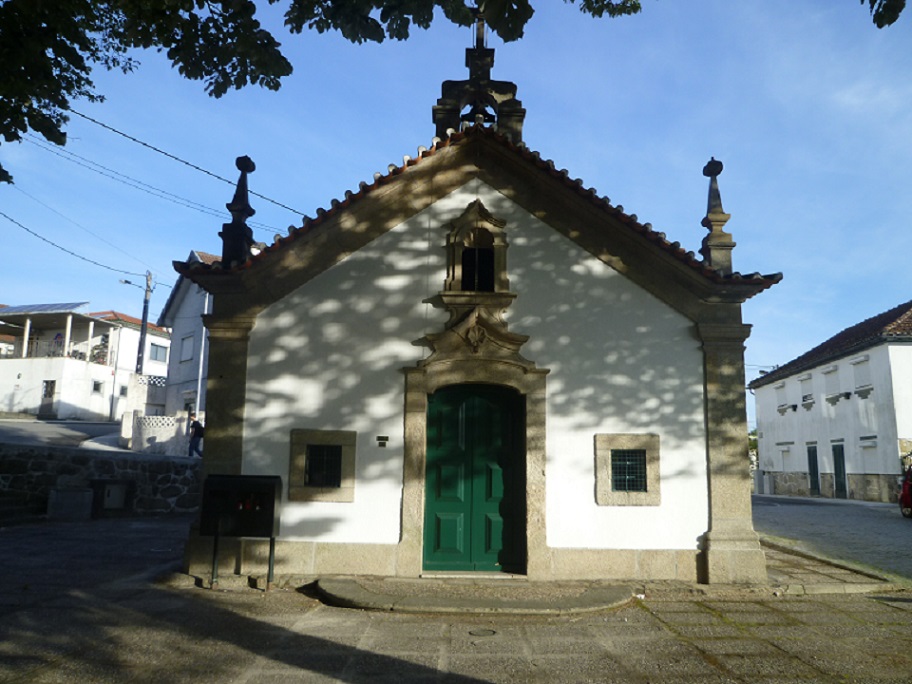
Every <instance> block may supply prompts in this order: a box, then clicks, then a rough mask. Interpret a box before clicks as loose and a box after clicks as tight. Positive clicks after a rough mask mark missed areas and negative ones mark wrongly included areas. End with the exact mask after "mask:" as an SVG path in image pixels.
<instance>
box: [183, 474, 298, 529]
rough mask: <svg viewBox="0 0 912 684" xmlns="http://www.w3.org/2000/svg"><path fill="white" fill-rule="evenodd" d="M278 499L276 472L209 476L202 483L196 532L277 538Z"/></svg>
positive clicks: (277, 477) (280, 481)
mask: <svg viewBox="0 0 912 684" xmlns="http://www.w3.org/2000/svg"><path fill="white" fill-rule="evenodd" d="M281 500H282V478H281V477H279V476H278V475H209V476H208V477H207V478H206V480H205V482H203V505H202V511H201V513H200V534H201V535H205V536H221V537H262V538H273V537H277V536H278V535H279V508H280V505H279V504H280V503H281Z"/></svg>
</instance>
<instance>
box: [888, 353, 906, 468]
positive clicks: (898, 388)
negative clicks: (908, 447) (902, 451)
mask: <svg viewBox="0 0 912 684" xmlns="http://www.w3.org/2000/svg"><path fill="white" fill-rule="evenodd" d="M889 356H890V374H891V377H892V381H893V405H894V407H895V415H896V433H897V436H898V437H899V439H906V440H912V345H898V344H897V345H891V346H890V349H889ZM907 453H908V452H907Z"/></svg>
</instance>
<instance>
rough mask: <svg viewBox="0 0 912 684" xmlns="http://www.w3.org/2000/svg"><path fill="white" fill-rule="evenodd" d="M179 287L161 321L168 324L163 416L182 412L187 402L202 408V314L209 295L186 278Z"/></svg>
mask: <svg viewBox="0 0 912 684" xmlns="http://www.w3.org/2000/svg"><path fill="white" fill-rule="evenodd" d="M179 287H180V290H179V292H178V293H177V296H176V298H175V301H174V302H173V303H172V305H171V306H172V307H173V310H171V311H169V312H168V318H167V321H162V322H165V323H167V324H169V325H170V326H171V349H170V352H169V354H168V384H167V390H166V398H165V414H166V415H176V414H178V413H181V412H183V411H184V410H185V406H186V405H187V404H190V406H191V408H194V409H196V410H197V411H199V412H203V411H205V410H206V371H207V368H208V363H209V345H208V340H207V339H206V334H207V333H206V329H205V327H204V326H203V319H202V316H203V314H204V313H208V308H209V306H210V301H209V295H208V294H207V293H206V292H205V291H204V290H203V289H202V288H200V287H199V286H197V285H196V284H194V283H191V282H190V281H187V280H183V279H181V281H180V285H179ZM185 340H187V341H186V342H185ZM185 345H186V348H185ZM201 360H202V362H201Z"/></svg>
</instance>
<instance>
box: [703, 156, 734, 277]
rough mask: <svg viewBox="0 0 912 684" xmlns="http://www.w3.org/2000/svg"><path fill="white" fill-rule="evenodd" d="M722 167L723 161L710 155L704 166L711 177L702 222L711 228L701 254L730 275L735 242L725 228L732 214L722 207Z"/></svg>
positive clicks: (720, 271)
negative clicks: (720, 188) (720, 190)
mask: <svg viewBox="0 0 912 684" xmlns="http://www.w3.org/2000/svg"><path fill="white" fill-rule="evenodd" d="M722 168H723V167H722V162H720V161H719V160H718V159H716V158H715V157H710V159H709V161H708V162H707V163H706V166H704V167H703V175H704V176H706V177H707V178H709V196H708V197H707V200H706V216H705V217H703V221H702V222H701V224H702V225H703V227H704V228H706V229H707V230H709V235H707V236H706V237H705V238H703V246H702V247H701V248H700V254H702V255H703V261H704V262H705V263H706V265H707V266H709V267H710V268H712V269H714V270H716V271H718V272H719V273H722V274H723V275H729V274H731V272H732V257H731V252H732V249H734V247H735V242H734V241H733V240H732V236H731V235H730V234H729V233H726V232H725V231H724V230H723V228H724V227H725V224H726V223H728V219H730V218H731V215H730V214H726V213H725V211H724V210H723V209H722V195H721V193H720V192H719V181H718V177H719V174H721V173H722Z"/></svg>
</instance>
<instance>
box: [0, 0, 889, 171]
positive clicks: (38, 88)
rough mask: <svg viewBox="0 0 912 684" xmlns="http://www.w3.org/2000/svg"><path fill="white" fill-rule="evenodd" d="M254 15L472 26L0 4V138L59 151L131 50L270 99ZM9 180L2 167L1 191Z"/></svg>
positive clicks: (611, 1) (337, 9) (448, 13)
mask: <svg viewBox="0 0 912 684" xmlns="http://www.w3.org/2000/svg"><path fill="white" fill-rule="evenodd" d="M536 1H537V2H543V1H544V0H536ZM564 2H565V3H567V4H578V6H579V9H580V11H582V12H585V13H588V14H591V15H592V16H594V17H601V16H605V15H607V16H609V17H617V16H623V15H630V14H636V13H638V12H639V11H640V10H641V3H640V0H564ZM866 2H867V3H868V4H869V6H870V9H871V16H872V18H873V21H874V23H875V24H876V25H877V26H878V27H881V28H882V27H884V26H888V25H890V24H892V23H893V22H895V21H896V19H897V18H898V17H899V15H900V13H901V12H902V11H903V9H904V8H905V0H861V3H862V4H863V5H864V4H865V3H866ZM258 3H259V5H260V6H261V7H262V6H263V5H264V4H266V3H268V4H270V5H271V4H276V3H279V4H282V5H283V6H284V7H286V9H285V25H286V26H287V27H288V29H289V30H290V31H291V32H292V33H301V32H303V31H304V30H316V31H319V32H324V31H330V30H334V31H338V32H340V33H341V34H342V35H343V36H344V37H345V38H346V39H348V40H350V41H352V42H355V43H362V42H365V41H374V42H381V41H383V40H384V39H386V38H393V39H397V40H405V39H407V38H408V37H409V33H410V31H411V30H412V29H413V28H414V27H418V28H422V29H426V28H428V27H429V26H430V25H431V22H432V21H433V19H434V15H435V12H436V11H438V10H439V11H440V12H441V13H442V14H443V16H444V17H446V19H447V20H449V21H451V22H454V23H456V24H460V25H464V26H468V25H470V24H471V23H472V22H473V21H474V17H475V14H474V9H473V6H472V5H473V4H474V3H473V0H0V65H2V69H0V135H2V136H3V139H4V140H5V141H6V142H16V141H19V140H21V139H22V136H23V135H25V134H26V133H28V132H29V131H34V132H36V133H39V134H41V135H42V136H44V137H45V138H46V139H47V140H49V141H51V142H54V143H57V144H61V145H62V144H64V143H65V141H66V134H65V133H64V130H63V129H64V126H65V125H66V123H67V120H68V118H67V111H68V110H69V107H70V103H71V102H72V101H74V100H80V99H82V100H88V101H90V102H94V101H100V100H102V99H103V97H102V95H100V94H99V93H97V92H96V91H95V85H94V83H93V82H92V78H91V76H92V70H93V68H96V67H99V66H101V67H104V68H106V69H120V70H122V71H124V72H129V71H132V70H133V69H135V68H136V67H137V66H138V63H137V62H136V60H135V59H134V57H133V56H132V55H133V54H135V53H134V52H133V51H134V50H135V49H137V48H152V49H155V50H158V51H160V52H164V53H165V54H166V55H167V57H168V59H170V60H171V63H172V64H173V65H174V67H176V68H177V69H178V71H179V72H180V74H181V75H183V76H185V77H186V78H189V79H194V80H200V81H202V82H203V83H204V87H205V90H206V92H208V93H209V94H210V95H212V96H213V97H220V96H222V95H224V94H225V93H226V92H228V90H230V89H233V88H234V89H238V88H243V87H244V86H246V85H249V84H256V85H260V86H263V87H265V88H269V89H271V90H277V89H278V88H279V85H280V82H281V79H282V78H283V77H285V76H287V75H289V74H290V73H291V71H292V67H291V64H290V63H289V62H288V60H287V59H286V58H285V57H284V56H283V55H282V53H281V51H280V49H279V48H280V43H279V42H278V41H277V40H276V39H275V37H273V35H272V34H271V33H270V32H269V31H267V30H266V29H264V28H263V26H262V25H261V24H260V21H259V20H258V19H257V18H256V13H257V5H258ZM478 5H479V7H480V9H481V11H482V12H483V14H484V17H485V21H486V23H487V25H488V26H489V28H490V29H491V30H492V31H493V32H494V33H496V34H497V35H498V36H500V38H502V39H503V40H505V41H512V40H516V39H518V38H521V37H522V35H523V29H524V28H525V26H526V24H527V23H528V21H529V19H530V18H531V17H532V14H533V13H534V9H533V8H532V0H478ZM11 180H12V179H11V176H10V175H9V173H8V172H7V171H6V170H4V169H3V167H2V166H0V181H7V182H9V181H11Z"/></svg>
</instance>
